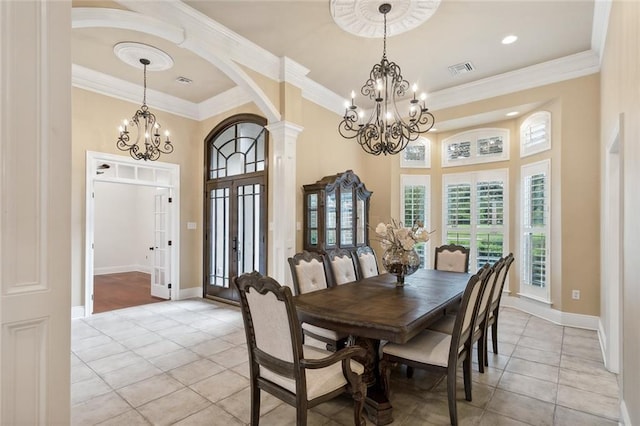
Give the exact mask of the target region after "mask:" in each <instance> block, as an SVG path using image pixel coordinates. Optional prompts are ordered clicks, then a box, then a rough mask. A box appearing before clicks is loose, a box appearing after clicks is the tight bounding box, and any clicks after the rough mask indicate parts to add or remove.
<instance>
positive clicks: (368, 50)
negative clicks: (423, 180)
mask: <svg viewBox="0 0 640 426" xmlns="http://www.w3.org/2000/svg"><path fill="white" fill-rule="evenodd" d="M413 1H418V0H413ZM381 2H382V1H381ZM391 3H392V4H393V1H391ZM73 7H74V15H73V21H74V29H73V35H72V62H73V64H74V84H75V85H76V86H79V87H84V88H89V89H92V90H96V91H99V92H102V93H107V94H111V95H113V96H118V97H125V98H126V97H127V96H124V94H125V93H129V94H130V93H131V92H132V91H131V90H130V89H131V87H134V86H131V85H136V86H141V83H142V73H141V71H140V69H137V68H133V67H131V66H129V65H127V64H125V63H123V62H121V61H120V60H119V59H118V58H116V57H115V55H114V54H113V46H114V45H115V44H117V43H119V42H123V41H129V42H131V41H137V42H141V43H145V44H149V45H152V46H154V47H157V48H159V49H161V50H163V51H165V52H166V53H168V54H169V55H170V56H171V57H172V58H173V60H174V66H173V68H171V69H169V70H165V71H161V72H149V74H148V87H149V89H150V92H153V93H150V94H149V96H148V98H149V105H150V106H152V107H153V106H154V100H156V99H157V100H158V102H157V105H156V106H157V107H159V108H161V109H168V110H171V107H170V106H169V105H181V106H182V109H181V110H179V111H173V112H177V113H179V114H181V115H186V116H192V118H204V116H206V115H210V114H207V113H206V112H205V113H203V112H202V111H201V110H199V109H198V108H199V107H202V106H203V105H211V104H213V103H215V102H213V100H215V99H218V100H219V99H220V97H218V96H220V95H221V94H223V93H224V92H227V91H229V90H230V89H233V88H234V87H236V82H234V81H233V79H232V78H230V77H229V75H228V72H227V69H226V66H225V64H226V62H225V61H226V60H227V59H231V60H233V61H235V62H236V63H239V64H240V65H242V67H243V69H245V70H247V69H253V71H257V72H262V73H265V74H266V75H267V76H269V77H270V78H273V75H272V74H273V72H272V70H270V68H269V66H264V67H263V69H261V68H260V67H261V66H260V65H259V60H261V59H264V58H273V59H278V58H282V57H287V58H289V59H291V60H293V61H294V62H295V63H297V64H299V65H300V66H302V67H303V68H302V69H303V70H304V68H306V69H308V73H307V74H306V78H303V80H304V81H303V82H302V83H301V84H302V85H303V86H304V87H307V88H309V89H308V90H307V92H309V93H311V92H310V90H311V89H313V90H312V91H313V93H315V94H314V95H309V96H307V97H309V98H314V97H316V98H317V97H318V96H319V95H318V90H319V89H318V87H319V86H317V84H319V85H320V86H322V88H324V89H328V90H327V93H329V94H330V96H328V97H323V99H324V103H325V105H324V106H326V107H329V108H331V109H333V110H335V111H336V112H338V111H340V109H341V108H342V99H346V98H347V97H348V96H349V94H350V93H351V90H355V91H356V92H358V90H359V88H360V87H361V86H362V85H363V83H364V82H365V80H366V78H368V75H369V71H370V69H371V67H372V66H373V64H374V63H376V62H379V61H380V58H381V56H382V39H379V38H362V37H358V36H355V35H352V34H350V33H347V32H345V31H344V30H342V29H341V28H339V27H338V25H337V24H336V23H335V22H334V21H333V19H332V17H331V10H330V0H325V1H318V0H298V1H292V0H289V1H267V0H253V1H249V0H234V1H203V0H188V1H185V2H184V3H180V2H139V1H135V0H119V1H117V2H109V1H91V0H82V1H74V2H73ZM176 7H178V9H176ZM594 7H596V11H595V13H594ZM85 8H93V9H92V10H91V11H90V12H91V13H90V15H84V13H85V11H86V9H85ZM112 9H120V10H121V11H127V10H130V11H132V12H136V13H138V12H142V15H138V16H137V17H136V16H135V15H133V16H134V18H135V19H134V21H136V20H137V21H139V22H140V27H139V28H138V27H135V28H131V26H129V27H127V25H124V24H122V25H120V24H115V25H114V22H116V23H117V22H123V21H122V18H121V17H120V16H115V15H114V16H111V18H110V14H111V13H112V12H113V10H112ZM201 14H202V15H201ZM103 16H104V23H102V24H96V21H97V20H100V19H101V17H103ZM184 16H187V17H188V19H193V22H196V23H197V25H196V24H193V26H192V25H191V23H190V22H189V23H187V24H186V23H185V22H186V21H185V19H187V18H184ZM594 16H595V19H594ZM89 18H90V19H89ZM99 18H100V19H99ZM143 18H144V19H143ZM203 18H204V19H203ZM150 19H153V20H154V22H155V24H158V22H160V23H161V25H160V27H162V30H163V31H166V33H170V34H172V35H171V36H167V35H166V34H165V33H163V34H160V35H158V33H157V32H156V33H155V34H150V33H149V32H152V31H149V30H148V28H149V26H147V25H146V24H147V20H150ZM157 20H159V21H157ZM594 22H595V23H594ZM602 22H604V19H601V18H599V11H598V9H597V4H596V3H595V2H594V0H568V1H544V0H534V1H527V0H510V1H485V0H467V1H458V0H442V2H441V4H440V6H439V8H438V10H437V11H436V12H435V13H434V15H433V16H432V17H431V18H430V19H429V20H428V21H426V22H425V23H424V24H422V25H421V26H419V27H418V28H416V29H414V30H411V31H408V32H406V33H403V34H399V35H397V36H391V37H389V39H388V41H387V56H388V58H389V60H391V61H395V62H396V63H397V64H398V65H400V67H401V68H402V72H403V76H404V78H405V79H406V80H408V81H409V82H411V83H413V82H417V83H418V85H419V87H420V90H421V91H422V90H424V91H426V92H427V93H429V95H430V99H431V100H430V102H429V103H430V105H431V106H432V110H433V109H434V107H435V108H436V110H435V111H434V112H436V115H437V108H438V107H440V108H442V107H446V106H451V105H455V104H459V103H462V102H465V101H469V100H476V99H478V98H483V97H490V96H495V95H496V94H500V92H501V91H502V92H504V91H505V90H507V91H508V90H509V88H510V87H513V88H514V89H517V88H524V87H526V86H527V84H529V85H535V84H544V83H548V82H553V81H559V80H562V79H566V78H572V77H575V76H579V75H584V74H588V73H592V72H595V71H597V69H598V68H599V62H598V56H599V49H600V45H601V43H602V40H600V38H599V37H600V36H599V34H601V30H602V29H601V28H600V27H601V26H602V24H601V23H602ZM202 23H204V27H203V28H204V29H203V28H196V27H197V26H199V25H202ZM96 25H98V26H96ZM113 26H119V27H120V28H113ZM152 26H153V25H151V27H152ZM157 26H158V25H156V27H157ZM207 31H210V33H207ZM213 33H215V36H207V37H203V36H202V35H203V34H205V35H206V34H213ZM509 34H515V35H517V36H518V41H517V42H516V43H514V44H511V45H503V44H501V40H502V38H503V37H505V36H506V35H509ZM218 35H220V36H219V37H218ZM196 39H197V40H199V41H198V42H199V43H204V44H206V43H209V42H210V45H209V46H204V47H208V48H213V49H214V51H216V52H220V54H219V58H217V61H218V62H216V60H211V58H202V57H199V56H198V55H197V54H196V53H194V49H193V48H191V47H193V45H194V40H196ZM203 40H204V42H203ZM247 46H249V47H247ZM201 47H203V46H201ZM195 50H197V49H195ZM225 55H226V57H225ZM220 57H221V58H222V59H220ZM212 62H214V63H216V65H215V66H214V65H213V64H212ZM272 62H273V61H272ZM461 62H471V63H472V64H473V66H474V67H475V71H473V72H470V73H467V74H463V75H457V76H453V75H451V73H450V72H449V70H448V67H449V66H451V65H455V64H458V63H461ZM220 64H222V65H220ZM539 64H543V65H539ZM294 68H295V69H296V70H297V71H298V75H303V74H304V72H302V73H301V72H300V69H299V68H297V67H294ZM221 69H222V70H223V71H221ZM181 76H182V77H187V78H189V79H191V80H193V83H192V84H191V85H183V84H180V83H177V82H176V81H175V80H176V78H177V77H181ZM126 82H128V83H129V86H126ZM316 83H317V84H316ZM111 89H113V90H111ZM303 92H305V89H303ZM138 93H139V94H138ZM228 93H229V92H227V94H228ZM236 94H237V92H236ZM165 95H169V96H168V97H166V96H165ZM163 97H165V98H166V99H168V101H167V100H166V99H165V102H164V103H163V102H162V100H161V98H163ZM171 97H173V98H171ZM216 97H218V98H216ZM129 98H130V99H129V100H133V99H139V100H138V101H137V102H140V100H141V89H140V90H139V91H138V92H136V91H135V90H134V91H133V95H131V94H130V95H129ZM176 98H177V99H176ZM212 98H213V99H212ZM338 99H339V100H340V102H338ZM172 101H173V102H172ZM178 101H180V102H178ZM334 102H335V103H336V104H337V105H336V106H335V107H332V104H333V103H334ZM432 102H433V103H434V104H435V105H433V104H431V103H432ZM217 103H222V102H217ZM529 107H531V106H529ZM458 125H459V124H458ZM437 127H439V128H440V127H441V126H437Z"/></svg>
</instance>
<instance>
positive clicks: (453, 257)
mask: <svg viewBox="0 0 640 426" xmlns="http://www.w3.org/2000/svg"><path fill="white" fill-rule="evenodd" d="M433 268H434V269H438V270H440V271H453V272H469V249H467V248H466V247H463V246H459V245H456V244H445V245H442V246H440V247H436V258H435V262H434V266H433Z"/></svg>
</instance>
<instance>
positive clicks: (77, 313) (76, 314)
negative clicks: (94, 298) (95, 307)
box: [71, 306, 85, 319]
mask: <svg viewBox="0 0 640 426" xmlns="http://www.w3.org/2000/svg"><path fill="white" fill-rule="evenodd" d="M84 317H85V313H84V306H72V307H71V319H76V318H84Z"/></svg>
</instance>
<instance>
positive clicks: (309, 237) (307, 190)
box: [303, 170, 372, 252]
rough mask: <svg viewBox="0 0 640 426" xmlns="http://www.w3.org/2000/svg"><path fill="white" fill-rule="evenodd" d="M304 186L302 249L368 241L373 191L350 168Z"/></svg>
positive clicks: (359, 244) (351, 246)
mask: <svg viewBox="0 0 640 426" xmlns="http://www.w3.org/2000/svg"><path fill="white" fill-rule="evenodd" d="M303 188H304V239H303V240H304V249H305V250H308V251H320V252H323V251H328V250H332V249H335V248H343V249H347V250H350V249H356V248H357V247H362V246H366V245H369V228H368V226H369V200H370V198H371V194H372V193H371V191H369V190H367V188H366V187H365V185H364V183H362V182H361V181H360V178H359V177H358V176H357V175H356V174H355V173H353V171H352V170H347V171H346V172H344V173H338V174H336V175H332V176H325V177H323V178H322V179H320V180H319V181H317V182H316V183H313V184H308V185H304V186H303Z"/></svg>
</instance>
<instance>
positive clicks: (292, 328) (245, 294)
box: [236, 272, 302, 379]
mask: <svg viewBox="0 0 640 426" xmlns="http://www.w3.org/2000/svg"><path fill="white" fill-rule="evenodd" d="M236 284H237V287H238V290H239V294H240V308H241V310H242V318H243V320H244V328H245V333H246V335H247V346H248V349H249V358H250V359H249V361H250V368H251V375H252V377H256V376H257V375H260V376H262V375H264V372H263V371H261V369H260V368H258V365H263V366H264V367H265V368H267V369H269V370H271V371H272V372H274V373H276V374H277V375H280V376H284V377H286V378H288V379H296V378H298V377H299V374H300V373H299V371H300V368H299V367H300V362H299V361H300V359H301V358H302V331H301V328H300V323H299V321H298V317H297V315H296V310H295V305H294V304H293V296H292V294H291V289H290V288H289V287H287V286H281V285H280V284H278V282H276V281H275V280H274V279H272V278H270V277H266V276H262V275H261V274H260V273H258V272H251V273H248V274H244V275H241V276H239V277H238V278H237V279H236ZM271 376H273V374H271Z"/></svg>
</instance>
